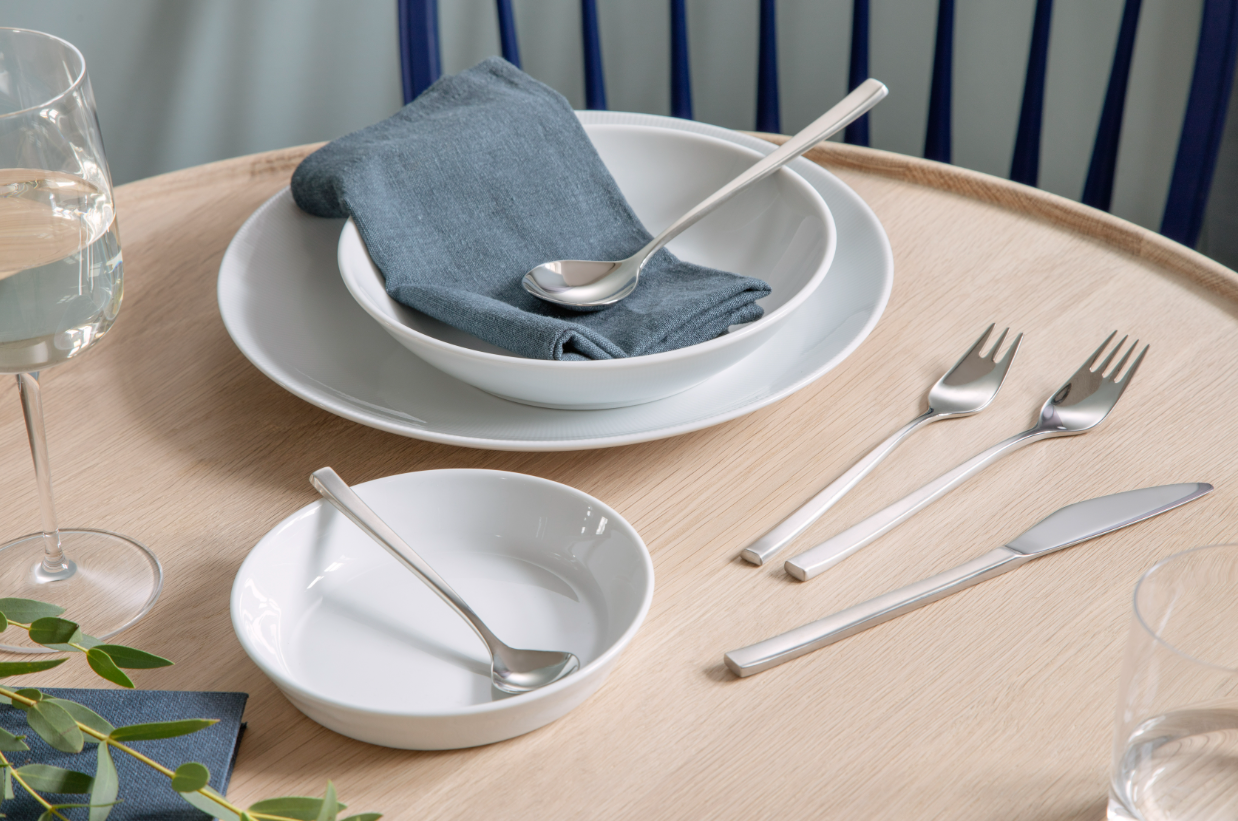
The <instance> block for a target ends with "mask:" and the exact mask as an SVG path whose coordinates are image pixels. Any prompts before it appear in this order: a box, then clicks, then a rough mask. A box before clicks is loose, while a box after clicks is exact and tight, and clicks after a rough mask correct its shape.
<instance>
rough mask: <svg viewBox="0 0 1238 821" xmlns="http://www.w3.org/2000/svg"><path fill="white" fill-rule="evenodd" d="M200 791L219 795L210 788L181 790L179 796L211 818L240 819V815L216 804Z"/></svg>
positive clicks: (222, 819)
mask: <svg viewBox="0 0 1238 821" xmlns="http://www.w3.org/2000/svg"><path fill="white" fill-rule="evenodd" d="M202 793H207V795H219V793H217V792H215V791H214V790H212V789H209V788H208V789H204V790H202V792H183V793H180V797H181V798H183V799H185V802H186V803H188V804H190V805H192V806H194V807H197V808H198V809H200V810H202V812H204V813H207V814H208V815H210V817H211V818H218V819H219V821H241V816H239V815H237V814H236V813H234V812H233V811H232V810H230V809H227V808H226V807H224V806H223V805H222V804H217V803H215V802H214V801H212V800H211V799H210V798H208V797H207V796H206V795H203V794H202Z"/></svg>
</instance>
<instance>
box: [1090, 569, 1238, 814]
mask: <svg viewBox="0 0 1238 821" xmlns="http://www.w3.org/2000/svg"><path fill="white" fill-rule="evenodd" d="M1116 724H1117V732H1116V734H1115V737H1114V745H1113V780H1112V782H1111V783H1110V791H1109V818H1111V819H1131V818H1137V819H1142V821H1168V820H1169V819H1173V821H1185V819H1227V821H1232V819H1235V818H1238V545H1218V546H1214V547H1199V548H1196V549H1194V550H1188V551H1186V552H1185V553H1179V554H1177V555H1176V556H1170V557H1169V558H1168V559H1165V560H1164V561H1163V562H1161V563H1160V564H1158V565H1156V566H1155V567H1153V568H1152V569H1151V570H1149V571H1148V572H1147V573H1145V574H1144V575H1143V577H1142V578H1141V579H1140V580H1139V584H1138V585H1136V587H1135V612H1134V616H1133V618H1132V619H1131V628H1130V639H1129V642H1128V644H1127V648H1126V661H1125V663H1124V666H1123V670H1122V684H1121V692H1120V694H1119V698H1118V712H1117V721H1116Z"/></svg>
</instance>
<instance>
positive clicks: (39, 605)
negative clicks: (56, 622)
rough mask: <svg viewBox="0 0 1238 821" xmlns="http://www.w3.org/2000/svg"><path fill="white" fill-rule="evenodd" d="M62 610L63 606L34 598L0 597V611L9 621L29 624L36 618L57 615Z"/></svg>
mask: <svg viewBox="0 0 1238 821" xmlns="http://www.w3.org/2000/svg"><path fill="white" fill-rule="evenodd" d="M63 612H64V608H63V607H57V606H56V605H54V604H48V603H47V602H42V601H35V600H34V599H0V613H3V614H4V615H5V616H6V618H7V620H8V621H11V622H19V623H22V624H30V623H31V622H33V621H35V620H37V619H46V618H49V617H51V616H59V615H60V614H61V613H63Z"/></svg>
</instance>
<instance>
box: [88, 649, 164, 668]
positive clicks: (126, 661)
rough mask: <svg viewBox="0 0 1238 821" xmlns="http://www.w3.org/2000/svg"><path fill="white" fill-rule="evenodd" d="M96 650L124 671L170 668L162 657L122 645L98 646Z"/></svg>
mask: <svg viewBox="0 0 1238 821" xmlns="http://www.w3.org/2000/svg"><path fill="white" fill-rule="evenodd" d="M98 648H99V649H100V650H102V651H103V652H105V653H107V654H108V655H109V656H111V657H112V661H114V662H115V663H116V666H117V667H124V668H125V669H126V670H150V669H152V668H155V667H171V666H172V662H170V661H168V660H167V659H165V658H164V657H163V656H156V655H155V654H154V653H147V652H146V651H145V650H136V649H134V648H132V647H126V646H124V645H123V644H100V645H98Z"/></svg>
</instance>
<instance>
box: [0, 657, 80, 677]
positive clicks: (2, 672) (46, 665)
mask: <svg viewBox="0 0 1238 821" xmlns="http://www.w3.org/2000/svg"><path fill="white" fill-rule="evenodd" d="M65 661H67V659H43V660H41V661H0V678H8V677H9V676H24V675H26V674H27V673H39V672H42V671H43V670H50V669H52V668H53V667H59V666H60V665H62V664H64V663H65Z"/></svg>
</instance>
